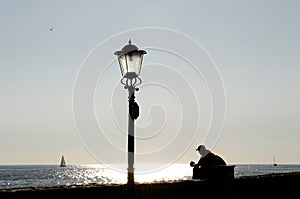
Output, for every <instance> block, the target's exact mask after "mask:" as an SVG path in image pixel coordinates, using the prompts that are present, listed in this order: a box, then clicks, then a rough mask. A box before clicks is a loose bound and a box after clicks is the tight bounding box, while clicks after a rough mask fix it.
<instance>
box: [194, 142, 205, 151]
mask: <svg viewBox="0 0 300 199" xmlns="http://www.w3.org/2000/svg"><path fill="white" fill-rule="evenodd" d="M201 147H204V146H203V145H202V144H201V145H199V146H198V148H197V149H196V151H200V149H201Z"/></svg>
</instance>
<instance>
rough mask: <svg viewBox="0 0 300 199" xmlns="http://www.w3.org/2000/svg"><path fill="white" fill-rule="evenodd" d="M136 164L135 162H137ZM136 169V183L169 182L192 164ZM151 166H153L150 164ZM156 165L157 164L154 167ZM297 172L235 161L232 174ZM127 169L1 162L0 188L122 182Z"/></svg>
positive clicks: (184, 175) (297, 168)
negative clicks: (8, 163) (122, 170)
mask: <svg viewBox="0 0 300 199" xmlns="http://www.w3.org/2000/svg"><path fill="white" fill-rule="evenodd" d="M136 167H138V166H136ZM141 167H143V169H141V171H142V170H143V171H148V172H138V170H139V169H136V170H137V172H135V182H136V183H149V182H162V181H163V182H171V181H178V180H191V179H192V167H190V166H189V165H188V164H173V165H170V166H168V167H165V168H163V167H161V168H162V169H160V170H156V171H155V170H153V171H151V169H145V168H151V166H149V165H148V166H147V165H146V166H140V168H141ZM153 168H154V167H153ZM155 168H159V167H157V165H156V167H155ZM285 172H300V165H287V164H286V165H281V164H279V165H277V166H273V165H272V164H237V165H235V171H234V174H235V177H238V176H255V175H263V174H270V173H285ZM126 182H127V173H126V172H121V171H117V170H115V169H113V168H108V167H105V166H103V165H101V164H88V165H67V166H66V167H59V165H2V166H0V189H10V188H28V187H52V186H61V185H82V184H91V183H95V184H125V183H126Z"/></svg>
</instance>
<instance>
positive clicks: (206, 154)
mask: <svg viewBox="0 0 300 199" xmlns="http://www.w3.org/2000/svg"><path fill="white" fill-rule="evenodd" d="M196 151H198V152H199V153H200V155H201V157H200V159H199V161H198V163H197V164H195V162H193V161H191V162H190V166H191V167H194V169H193V175H195V176H193V177H196V176H200V177H201V176H205V175H207V174H205V171H201V170H200V169H199V168H201V169H202V168H203V169H205V168H210V167H213V166H221V165H226V162H225V161H224V160H223V158H221V157H220V156H218V155H216V154H214V153H212V152H211V151H210V150H208V149H206V147H205V146H204V145H200V146H198V148H197V149H196ZM197 178H198V177H197Z"/></svg>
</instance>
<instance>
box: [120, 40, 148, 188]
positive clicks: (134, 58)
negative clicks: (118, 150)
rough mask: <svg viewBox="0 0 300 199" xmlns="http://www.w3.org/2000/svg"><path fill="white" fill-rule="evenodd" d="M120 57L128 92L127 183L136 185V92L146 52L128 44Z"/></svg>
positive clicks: (125, 86) (137, 113)
mask: <svg viewBox="0 0 300 199" xmlns="http://www.w3.org/2000/svg"><path fill="white" fill-rule="evenodd" d="M114 54H115V55H117V56H118V61H119V64H120V69H121V73H122V76H123V77H122V79H121V83H122V84H123V85H124V88H125V89H127V90H128V102H129V103H128V109H129V114H128V176H127V183H128V184H134V167H133V165H134V120H136V119H137V118H138V117H139V105H138V104H137V103H136V102H135V95H134V94H135V91H138V90H139V89H138V88H137V86H138V85H140V84H141V83H142V80H141V78H140V77H139V75H140V72H141V66H142V61H143V55H144V54H146V51H144V50H139V49H138V48H137V47H136V46H135V45H132V44H131V40H129V42H128V44H127V45H126V46H124V47H123V48H122V50H120V51H116V52H115V53H114Z"/></svg>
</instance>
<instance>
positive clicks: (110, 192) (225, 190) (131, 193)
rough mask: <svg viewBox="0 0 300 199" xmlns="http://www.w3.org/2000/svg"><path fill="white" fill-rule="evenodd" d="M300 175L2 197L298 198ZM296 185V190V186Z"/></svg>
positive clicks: (29, 191)
mask: <svg viewBox="0 0 300 199" xmlns="http://www.w3.org/2000/svg"><path fill="white" fill-rule="evenodd" d="M299 180H300V172H287V173H272V174H264V175H256V176H241V177H235V178H234V179H233V180H232V181H231V182H209V181H204V180H180V181H172V182H155V183H137V184H135V185H134V186H128V185H127V184H110V185H102V184H86V185H62V186H55V187H28V188H11V189H2V190H0V196H1V198H3V196H7V197H13V196H22V197H23V196H29V197H34V196H37V197H43V196H52V197H60V196H66V197H67V196H71V195H72V196H73V195H74V196H77V195H82V194H84V195H90V194H92V195H93V196H94V194H96V195H99V196H101V197H102V198H103V197H105V198H106V197H107V198H108V197H110V198H111V197H113V198H115V197H122V198H124V197H125V198H155V197H158V198H174V197H176V198H177V197H186V196H197V195H199V196H203V195H205V196H228V197H230V198H245V197H251V198H253V197H257V196H264V197H278V196H285V197H286V196H292V195H294V196H295V195H298V192H297V191H298V188H297V187H298V186H297V185H298V182H299ZM296 186H297V187H296Z"/></svg>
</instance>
